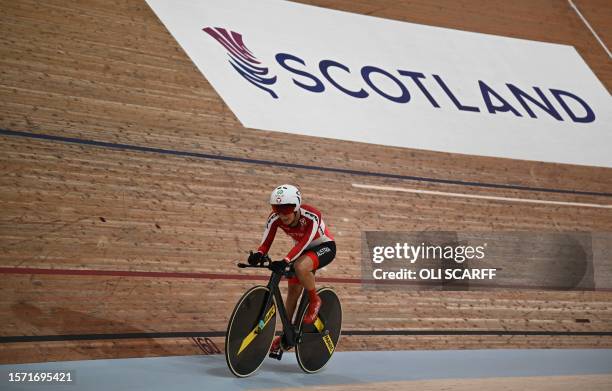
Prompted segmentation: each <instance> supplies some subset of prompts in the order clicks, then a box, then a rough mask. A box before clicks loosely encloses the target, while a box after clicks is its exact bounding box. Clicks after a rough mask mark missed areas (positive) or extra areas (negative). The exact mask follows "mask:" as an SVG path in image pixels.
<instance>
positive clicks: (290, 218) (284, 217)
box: [278, 212, 297, 225]
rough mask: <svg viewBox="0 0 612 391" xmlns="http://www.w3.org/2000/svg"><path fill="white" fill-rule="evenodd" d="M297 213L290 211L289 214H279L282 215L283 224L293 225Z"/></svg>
mask: <svg viewBox="0 0 612 391" xmlns="http://www.w3.org/2000/svg"><path fill="white" fill-rule="evenodd" d="M296 214H297V213H296V212H291V213H289V214H287V215H283V214H279V215H278V216H279V217H280V219H281V221H282V222H283V224H285V225H291V224H293V222H294V221H295V215H296Z"/></svg>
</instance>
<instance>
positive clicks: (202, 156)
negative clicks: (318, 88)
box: [0, 128, 612, 197]
mask: <svg viewBox="0 0 612 391" xmlns="http://www.w3.org/2000/svg"><path fill="white" fill-rule="evenodd" d="M0 134H1V135H5V136H13V137H24V138H30V139H38V140H47V141H58V142H62V143H70V144H79V145H89V146H94V147H102V148H112V149H119V150H125V151H138V152H149V153H159V154H163V155H172V156H183V157H194V158H200V159H210V160H220V161H229V162H239V163H248V164H259V165H265V166H269V167H270V166H271V167H284V168H295V169H301V170H311V171H323V172H332V173H336V174H347V175H356V176H365V177H376V178H387V179H399V180H406V181H417V182H429V183H443V184H447V185H458V186H473V187H483V188H492V189H510V190H520V191H536V192H543V193H557V194H572V195H587V196H597V197H612V193H605V192H596V191H584V190H571V189H554V188H545V187H531V186H520V185H508V184H501V183H486V182H471V181H460V180H453V179H440V178H428V177H420V176H413V175H400V174H390V173H384V172H370V171H360V170H350V169H345V168H334V167H322V166H309V165H305V164H295V163H286V162H276V161H271V160H259V159H248V158H240V157H234V156H224V155H213V154H208V153H199V152H189V151H176V150H171V149H163V148H152V147H143V146H139V145H131V144H118V143H109V142H104V141H95V140H85V139H79V138H73V137H62V136H53V135H48V134H37V133H29V132H19V131H15V130H8V129H1V128H0Z"/></svg>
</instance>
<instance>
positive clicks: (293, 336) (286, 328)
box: [258, 273, 305, 346]
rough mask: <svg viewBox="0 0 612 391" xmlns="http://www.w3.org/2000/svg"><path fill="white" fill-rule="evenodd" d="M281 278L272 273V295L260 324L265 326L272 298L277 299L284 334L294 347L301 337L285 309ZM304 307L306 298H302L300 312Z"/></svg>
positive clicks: (270, 281) (261, 316)
mask: <svg viewBox="0 0 612 391" xmlns="http://www.w3.org/2000/svg"><path fill="white" fill-rule="evenodd" d="M281 278H282V275H281V274H277V273H272V275H271V276H270V280H269V281H268V285H267V287H268V289H269V290H270V293H271V294H269V295H268V298H267V300H266V304H265V305H264V306H263V308H262V312H261V314H260V316H259V322H258V324H260V325H263V324H265V322H264V317H265V315H266V313H267V312H268V309H269V308H270V305H271V304H272V297H274V298H275V299H276V310H277V311H278V314H279V316H280V319H281V322H282V323H283V332H284V334H285V340H286V342H287V343H288V344H289V345H292V346H294V345H296V344H297V343H298V342H299V337H300V336H299V335H298V330H296V328H295V326H294V325H293V324H292V322H291V319H289V315H288V314H287V310H286V309H285V302H284V301H283V297H282V295H281V292H280V288H279V287H278V284H279V283H280V280H281ZM304 305H305V297H304V296H302V299H301V300H300V304H299V306H298V308H297V310H298V311H300V310H301V309H302V308H303V306H304ZM298 313H299V312H298Z"/></svg>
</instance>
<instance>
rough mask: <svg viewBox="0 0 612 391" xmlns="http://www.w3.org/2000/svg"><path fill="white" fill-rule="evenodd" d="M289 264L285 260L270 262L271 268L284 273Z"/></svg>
mask: <svg viewBox="0 0 612 391" xmlns="http://www.w3.org/2000/svg"><path fill="white" fill-rule="evenodd" d="M288 265H289V264H288V263H287V262H285V261H274V262H272V263H270V270H272V271H273V272H275V273H279V274H280V273H282V272H284V271H285V268H286V267H287V266H288Z"/></svg>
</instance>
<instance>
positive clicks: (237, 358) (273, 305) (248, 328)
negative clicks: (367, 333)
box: [225, 255, 342, 377]
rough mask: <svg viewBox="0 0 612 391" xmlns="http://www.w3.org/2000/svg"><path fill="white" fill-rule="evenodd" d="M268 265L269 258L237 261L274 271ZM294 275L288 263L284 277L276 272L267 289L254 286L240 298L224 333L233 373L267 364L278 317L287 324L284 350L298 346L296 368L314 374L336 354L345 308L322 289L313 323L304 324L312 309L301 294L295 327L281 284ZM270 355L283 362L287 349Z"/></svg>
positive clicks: (247, 372) (244, 374)
mask: <svg viewBox="0 0 612 391" xmlns="http://www.w3.org/2000/svg"><path fill="white" fill-rule="evenodd" d="M270 264H271V260H270V258H269V257H268V256H267V255H266V256H265V257H264V260H263V262H262V263H260V264H258V265H249V264H245V263H238V265H237V266H238V267H239V268H262V269H264V268H265V269H268V270H271V269H270ZM294 274H295V272H294V270H293V264H289V266H288V267H287V268H286V269H285V270H284V271H283V272H282V273H276V272H274V271H272V274H271V276H270V280H269V281H268V285H267V286H263V285H258V286H254V287H253V288H251V289H249V290H248V291H247V292H246V293H245V294H244V295H242V297H241V298H240V300H238V303H237V304H236V307H235V308H234V311H233V312H232V315H231V317H230V319H229V323H228V326H227V332H226V335H225V360H226V361H227V366H228V367H229V369H230V371H231V372H232V373H233V374H234V375H236V376H238V377H247V376H250V375H252V374H253V373H255V371H257V369H259V367H260V366H261V364H262V363H263V362H264V360H265V358H266V356H268V352H269V350H270V347H271V346H272V340H273V338H274V335H275V330H276V319H277V316H276V315H277V314H278V315H279V316H280V319H281V322H282V325H283V333H284V337H283V344H282V345H283V346H284V347H285V349H289V348H292V347H295V354H296V356H297V362H298V365H299V366H300V368H302V370H303V371H304V372H307V373H315V372H318V371H320V370H321V369H323V367H325V365H326V364H327V363H328V361H329V359H330V358H331V356H332V355H333V353H334V351H335V350H336V347H337V345H338V340H339V338H340V329H341V327H342V307H341V305H340V300H339V299H338V295H336V293H335V292H334V290H333V289H332V288H329V287H324V288H320V289H318V290H317V293H318V294H319V297H320V298H321V300H322V304H321V309H320V310H319V313H318V316H317V319H315V321H314V322H313V323H312V324H305V323H304V322H303V320H304V316H305V315H306V310H307V308H308V295H306V294H302V298H301V300H300V303H299V305H298V308H297V312H296V313H297V317H296V324H293V323H292V322H291V319H289V317H288V315H287V312H286V310H285V305H284V302H283V298H282V296H281V292H280V289H279V287H278V284H279V282H280V280H281V278H282V277H283V276H284V277H286V278H291V277H293V275H294ZM269 355H270V357H272V358H276V359H278V360H280V359H281V357H282V355H283V349H280V351H279V352H278V353H275V352H270V354H269Z"/></svg>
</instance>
